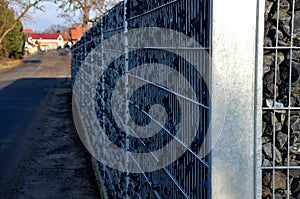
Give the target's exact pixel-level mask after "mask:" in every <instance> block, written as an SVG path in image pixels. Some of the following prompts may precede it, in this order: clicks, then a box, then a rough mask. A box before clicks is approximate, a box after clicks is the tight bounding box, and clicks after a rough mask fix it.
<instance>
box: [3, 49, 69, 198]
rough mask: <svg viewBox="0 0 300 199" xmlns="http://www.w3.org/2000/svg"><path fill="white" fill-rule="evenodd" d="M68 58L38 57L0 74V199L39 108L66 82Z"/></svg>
mask: <svg viewBox="0 0 300 199" xmlns="http://www.w3.org/2000/svg"><path fill="white" fill-rule="evenodd" d="M69 63H70V54H69V53H68V52H65V51H60V52H56V51H53V52H47V53H40V54H37V55H35V56H32V57H30V58H27V59H25V60H24V63H23V64H22V65H21V66H19V67H16V68H14V69H11V70H8V71H0V195H2V196H3V194H4V193H5V191H6V190H7V188H8V187H7V186H9V181H10V179H11V176H12V175H13V174H14V172H15V168H16V166H17V165H19V164H22V162H20V161H21V160H22V158H20V157H21V156H22V155H23V152H24V151H26V144H27V142H28V138H29V137H30V136H31V134H32V132H33V131H32V129H33V128H34V126H35V125H36V124H34V122H33V121H35V120H36V119H37V118H36V117H38V116H39V112H40V111H41V108H42V107H43V106H45V103H47V102H46V101H45V99H46V97H47V95H48V94H49V92H50V91H51V89H52V88H53V87H54V86H56V85H58V84H61V83H62V82H65V81H67V80H68V78H69V75H70V65H69Z"/></svg>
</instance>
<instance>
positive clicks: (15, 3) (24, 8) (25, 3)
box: [0, 0, 43, 44]
mask: <svg viewBox="0 0 300 199" xmlns="http://www.w3.org/2000/svg"><path fill="white" fill-rule="evenodd" d="M42 1H43V0H34V1H32V0H9V1H6V0H0V2H7V3H9V5H10V6H11V7H12V8H14V10H15V22H14V23H7V24H6V26H3V29H1V30H2V31H1V32H0V34H1V35H0V44H1V43H2V41H3V39H4V38H5V36H6V35H7V34H8V33H9V32H10V31H11V30H12V29H14V27H15V26H16V25H17V23H18V21H20V20H21V19H23V18H24V17H25V16H26V15H27V14H28V12H29V11H30V10H31V9H39V10H43V8H42V7H41V6H40V3H41V2H42ZM1 28H2V27H1Z"/></svg>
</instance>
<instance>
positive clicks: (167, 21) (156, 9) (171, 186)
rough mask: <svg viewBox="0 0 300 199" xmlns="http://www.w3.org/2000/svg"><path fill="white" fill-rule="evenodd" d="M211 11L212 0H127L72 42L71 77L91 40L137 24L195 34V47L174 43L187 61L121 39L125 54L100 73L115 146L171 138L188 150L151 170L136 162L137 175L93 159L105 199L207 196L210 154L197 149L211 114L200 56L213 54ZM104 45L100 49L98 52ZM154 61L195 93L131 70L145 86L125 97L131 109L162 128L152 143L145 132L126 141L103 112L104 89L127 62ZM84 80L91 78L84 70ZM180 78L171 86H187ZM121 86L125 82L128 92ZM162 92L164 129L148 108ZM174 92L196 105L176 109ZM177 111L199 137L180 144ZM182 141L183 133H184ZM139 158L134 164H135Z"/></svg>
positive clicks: (140, 147) (142, 147) (206, 67)
mask: <svg viewBox="0 0 300 199" xmlns="http://www.w3.org/2000/svg"><path fill="white" fill-rule="evenodd" d="M210 15H211V1H210V0H151V1H140V0H127V1H125V2H121V3H120V4H118V5H117V6H116V7H114V8H113V9H112V10H111V11H110V12H108V13H107V14H106V15H105V16H103V18H102V20H101V21H100V22H99V23H97V24H96V25H95V26H94V27H93V28H92V29H91V30H90V31H88V32H86V33H85V35H84V36H83V37H82V39H81V40H80V41H78V42H77V43H76V45H75V46H74V47H73V48H72V52H73V59H72V78H73V80H74V78H75V76H76V74H77V72H78V70H79V67H80V66H81V64H82V63H83V61H84V59H85V57H86V56H87V55H88V54H89V52H90V51H91V50H92V49H93V48H94V47H95V46H97V45H99V44H100V43H101V41H104V40H106V39H107V38H110V37H111V36H113V35H116V34H118V33H122V32H127V31H129V30H132V29H135V28H143V27H159V28H167V29H171V30H175V31H178V32H181V33H184V34H185V35H187V36H189V37H191V38H193V39H194V40H196V41H197V42H198V43H199V44H200V45H201V47H197V48H178V49H177V51H178V52H179V51H180V52H181V55H184V56H183V57H185V58H187V60H185V59H183V58H182V57H181V56H179V55H178V54H176V53H172V52H176V50H175V49H172V50H173V51H172V52H170V51H168V50H170V49H169V47H168V46H167V47H166V46H157V47H150V46H149V47H148V46H147V45H145V46H144V47H143V49H136V46H134V44H133V43H130V42H128V43H126V44H125V46H126V50H125V52H126V53H125V54H124V55H122V56H120V57H119V58H117V59H116V60H114V63H112V65H111V66H110V67H108V68H107V70H106V74H107V75H106V76H105V77H104V76H102V78H101V79H100V80H99V85H98V87H97V94H96V100H97V107H96V109H97V114H98V115H97V117H98V120H99V122H100V123H101V124H102V123H103V126H104V128H105V129H109V130H111V131H110V132H106V135H107V136H108V137H109V138H110V139H111V140H112V141H113V142H114V144H116V145H118V146H120V147H122V146H123V147H124V146H125V148H126V149H127V150H130V151H133V152H140V151H142V152H149V151H153V150H155V149H157V148H159V147H162V146H164V145H165V144H166V143H169V142H170V141H171V140H175V141H176V142H178V143H179V144H180V145H182V146H184V147H185V149H186V152H185V153H184V154H183V155H181V156H180V157H179V158H178V159H177V160H176V161H174V162H173V163H171V164H170V165H168V166H165V167H164V168H162V169H159V170H157V171H153V172H143V171H142V168H140V169H141V173H125V172H121V171H118V170H115V169H112V168H109V167H107V166H105V165H104V164H102V163H100V162H97V163H95V164H97V166H98V170H99V173H100V175H101V177H102V178H103V179H104V181H105V183H104V184H105V185H106V188H107V194H108V196H109V197H110V198H197V199H198V198H211V185H210V184H211V181H210V156H206V157H201V156H200V155H199V154H198V152H199V149H200V148H201V146H202V144H203V140H204V137H205V136H206V133H207V130H208V127H209V119H210V118H209V116H210V101H209V90H208V88H209V86H210V85H209V83H210V82H209V81H210V78H209V77H210V71H211V69H210V60H208V59H203V56H201V55H202V54H203V53H209V52H210V28H211V27H210V25H211V16H210ZM162 39H163V40H167V41H170V42H171V43H172V44H171V46H176V42H177V43H178V42H181V41H176V40H173V39H172V35H169V36H167V37H166V38H162ZM137 40H139V38H137ZM149 42H150V41H149ZM104 50H105V49H102V53H103V51H104ZM129 51H130V52H129ZM102 61H103V60H102ZM189 61H192V62H193V63H197V69H198V70H199V71H198V72H199V74H200V73H201V75H199V74H198V73H197V71H196V70H193V68H192V66H191V64H190V63H189ZM157 63H158V64H163V65H166V66H169V67H171V68H172V67H173V68H174V69H176V70H177V71H178V72H179V73H180V74H181V75H182V76H183V77H184V78H185V79H186V81H187V82H189V83H190V85H191V86H192V89H193V90H194V92H195V93H196V95H197V96H198V98H197V100H194V99H191V98H189V97H188V96H184V95H181V94H180V93H178V92H175V91H174V90H172V89H168V86H171V84H172V78H171V77H168V78H170V79H168V80H170V81H167V82H166V86H165V87H163V86H160V85H159V84H156V83H154V82H151V81H148V80H147V79H143V78H140V77H138V76H135V75H131V76H130V78H131V79H132V80H133V81H135V82H143V83H145V84H147V86H143V87H142V88H141V89H138V92H140V94H139V95H135V96H132V97H130V96H129V97H130V100H129V102H130V105H129V106H130V108H131V109H130V111H132V112H133V113H136V115H138V114H140V113H141V112H142V113H143V117H144V120H147V119H145V118H148V119H149V118H150V119H151V120H153V121H154V122H155V123H156V124H157V125H158V126H160V127H161V129H164V133H163V135H164V136H161V137H157V138H156V139H154V140H152V142H149V141H148V140H147V139H142V138H139V139H133V141H132V140H131V141H128V140H129V139H128V136H126V137H125V139H124V137H122V135H121V132H118V130H117V128H116V127H115V126H114V123H113V122H112V121H111V118H110V117H109V116H105V111H103V110H107V107H108V108H109V106H111V104H110V102H109V100H107V94H106V93H107V92H111V90H113V86H114V85H113V84H114V83H115V82H116V81H117V79H118V78H119V77H120V76H122V75H124V74H125V73H126V72H128V71H129V70H131V69H132V68H134V67H136V66H141V65H143V64H157ZM168 72H170V69H166V73H168ZM154 73H155V71H154ZM204 78H205V79H206V81H204ZM85 79H86V80H87V83H88V79H89V74H88V73H87V74H86V77H85ZM181 83H182V82H179V83H177V84H176V85H175V87H176V90H180V89H186V88H185V87H184V84H183V85H182V84H181ZM172 86H174V85H172ZM126 89H127V88H126V87H125V92H126V91H127V90H126ZM161 96H164V98H165V99H168V100H167V101H165V102H166V104H168V106H169V107H167V108H166V110H168V111H169V113H168V114H169V115H172V117H171V118H170V119H171V120H175V122H174V123H172V124H170V126H168V127H169V128H166V125H165V124H163V123H162V122H160V121H158V120H157V119H154V118H151V115H150V114H149V110H148V109H147V106H146V105H150V104H153V103H154V102H155V100H156V99H157V98H158V97H161ZM179 98H180V99H181V100H184V101H185V102H186V104H193V106H188V105H183V107H180V106H179V105H178V99H179ZM83 99H84V96H83ZM195 106H196V107H197V108H196V109H197V111H198V114H199V116H198V117H199V118H200V120H199V121H197V120H196V117H195V114H196V113H197V111H196V109H193V108H191V107H195ZM179 113H180V114H179ZM133 115H135V114H133ZM179 115H186V116H187V117H186V118H181V120H187V121H191V123H193V125H194V126H198V131H197V135H196V137H194V139H193V142H192V143H191V144H188V143H185V142H184V140H181V139H179V138H178V137H177V136H176V133H174V132H173V131H174V129H176V128H177V127H178V124H177V123H178V121H176V118H177V117H178V116H179ZM133 119H134V118H133ZM135 119H137V118H135ZM141 122H145V121H141ZM176 122H177V123H176ZM194 126H188V127H186V129H184V132H186V134H188V133H190V132H191V131H192V128H193V127H194ZM149 133H150V132H149ZM183 139H186V138H185V137H183ZM205 147H208V146H205ZM205 147H204V148H205ZM128 158H132V157H128ZM155 158H157V157H155V155H153V159H155ZM133 160H134V159H133ZM136 164H138V163H137V162H136Z"/></svg>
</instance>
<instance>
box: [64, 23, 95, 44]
mask: <svg viewBox="0 0 300 199" xmlns="http://www.w3.org/2000/svg"><path fill="white" fill-rule="evenodd" d="M90 28H91V25H90V24H87V25H86V30H89V29H90ZM69 32H70V36H71V41H72V43H76V42H77V41H78V40H80V38H81V37H82V35H83V33H84V32H83V28H82V24H75V25H74V26H73V27H72V28H70V29H69Z"/></svg>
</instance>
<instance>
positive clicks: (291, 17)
mask: <svg viewBox="0 0 300 199" xmlns="http://www.w3.org/2000/svg"><path fill="white" fill-rule="evenodd" d="M263 71H264V75H263V132H262V196H261V198H264V199H267V198H268V199H271V198H290V199H296V198H299V197H300V1H299V0H275V1H271V0H267V1H266V3H265V38H264V68H263Z"/></svg>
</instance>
